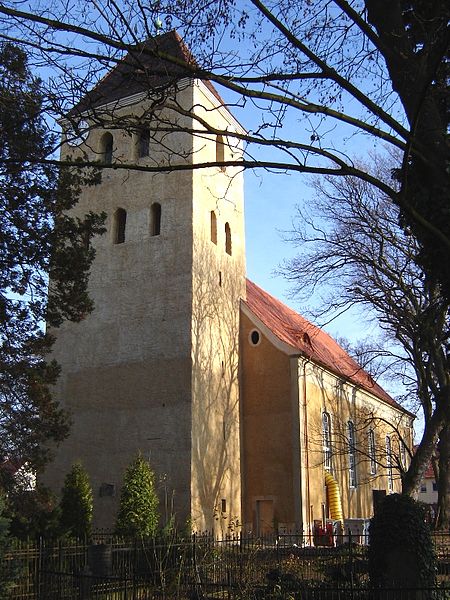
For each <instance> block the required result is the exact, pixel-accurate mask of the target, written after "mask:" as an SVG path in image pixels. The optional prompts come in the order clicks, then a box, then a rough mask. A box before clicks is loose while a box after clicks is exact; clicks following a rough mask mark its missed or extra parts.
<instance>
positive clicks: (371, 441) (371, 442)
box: [367, 429, 377, 475]
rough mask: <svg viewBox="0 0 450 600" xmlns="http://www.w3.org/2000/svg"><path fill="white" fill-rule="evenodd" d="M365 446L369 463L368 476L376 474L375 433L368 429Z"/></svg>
mask: <svg viewBox="0 0 450 600" xmlns="http://www.w3.org/2000/svg"><path fill="white" fill-rule="evenodd" d="M367 445H368V453H369V461H370V474H371V475H376V474H377V457H376V446H375V431H374V430H373V429H369V431H368V433H367Z"/></svg>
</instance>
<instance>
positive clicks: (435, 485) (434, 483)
mask: <svg viewBox="0 0 450 600" xmlns="http://www.w3.org/2000/svg"><path fill="white" fill-rule="evenodd" d="M437 491H438V486H437V483H436V482H435V481H433V492H437Z"/></svg>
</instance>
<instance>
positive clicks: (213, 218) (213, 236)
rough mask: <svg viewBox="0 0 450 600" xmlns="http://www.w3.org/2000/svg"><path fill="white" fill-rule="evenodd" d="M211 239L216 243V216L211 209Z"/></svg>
mask: <svg viewBox="0 0 450 600" xmlns="http://www.w3.org/2000/svg"><path fill="white" fill-rule="evenodd" d="M211 241H212V242H213V243H214V244H217V217H216V213H215V212H214V211H213V210H212V211H211Z"/></svg>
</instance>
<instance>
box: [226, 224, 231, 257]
mask: <svg viewBox="0 0 450 600" xmlns="http://www.w3.org/2000/svg"><path fill="white" fill-rule="evenodd" d="M225 252H226V253H227V254H229V255H230V256H231V229H230V224H229V223H225Z"/></svg>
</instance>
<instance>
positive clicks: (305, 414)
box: [303, 360, 311, 535]
mask: <svg viewBox="0 0 450 600" xmlns="http://www.w3.org/2000/svg"><path fill="white" fill-rule="evenodd" d="M307 362H308V361H307V360H304V361H303V444H304V446H303V447H304V450H305V467H306V508H307V511H308V513H307V514H308V517H307V525H308V535H311V491H310V483H309V438H308V410H307V404H306V363H307Z"/></svg>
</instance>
